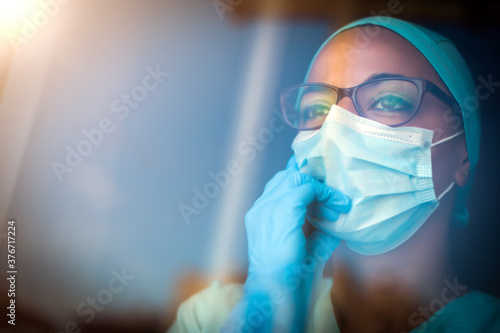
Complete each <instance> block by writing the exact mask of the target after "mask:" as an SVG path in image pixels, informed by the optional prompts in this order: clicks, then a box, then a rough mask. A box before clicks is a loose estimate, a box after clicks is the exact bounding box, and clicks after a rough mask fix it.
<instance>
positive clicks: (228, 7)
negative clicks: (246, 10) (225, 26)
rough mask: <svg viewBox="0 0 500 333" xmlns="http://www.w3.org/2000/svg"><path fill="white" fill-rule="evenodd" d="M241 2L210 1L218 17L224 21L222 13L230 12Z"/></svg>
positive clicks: (228, 0) (231, 0)
mask: <svg viewBox="0 0 500 333" xmlns="http://www.w3.org/2000/svg"><path fill="white" fill-rule="evenodd" d="M242 2H243V0H214V1H212V4H213V6H214V8H215V11H216V12H217V15H219V19H220V20H221V21H224V19H225V18H224V14H225V13H226V12H228V11H229V12H232V11H233V10H234V8H236V7H237V6H239V5H241V3H242Z"/></svg>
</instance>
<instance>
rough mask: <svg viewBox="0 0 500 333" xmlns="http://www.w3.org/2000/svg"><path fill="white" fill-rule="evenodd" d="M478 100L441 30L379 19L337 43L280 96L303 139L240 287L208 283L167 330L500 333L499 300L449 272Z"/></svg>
mask: <svg viewBox="0 0 500 333" xmlns="http://www.w3.org/2000/svg"><path fill="white" fill-rule="evenodd" d="M473 97H474V82H473V80H472V76H471V74H470V72H469V70H468V68H467V65H466V64H465V62H464V60H463V59H462V57H461V56H460V54H459V53H458V51H457V50H456V49H455V47H454V46H453V45H452V44H451V42H449V41H448V40H447V39H446V38H444V37H442V36H439V35H438V34H436V33H434V32H431V31H429V30H427V29H425V28H422V27H420V26H417V25H414V24H410V23H407V22H404V21H401V20H397V19H394V18H387V17H371V18H367V19H363V20H359V21H356V22H353V23H351V24H350V25H348V26H346V27H343V28H342V29H340V30H339V31H337V32H336V33H334V34H333V35H332V36H331V37H330V38H329V39H328V40H327V41H326V42H325V43H324V44H323V46H322V47H321V48H320V49H319V50H318V52H317V54H316V56H315V57H314V59H313V61H312V63H311V66H310V68H309V71H308V74H307V75H306V83H305V84H302V85H298V86H295V87H291V88H289V89H286V90H284V91H283V92H282V94H281V105H282V110H283V114H284V116H285V119H286V120H287V122H288V123H289V124H290V125H291V126H292V127H294V128H296V129H298V130H299V134H298V136H297V137H296V139H295V140H294V142H293V144H292V149H293V150H294V156H293V157H292V158H291V159H290V161H289V163H288V165H287V168H286V170H284V171H281V172H279V173H278V174H277V175H276V176H275V177H274V178H273V179H271V180H270V181H269V183H268V184H267V185H266V188H265V190H264V193H263V194H262V196H261V197H260V198H259V199H258V200H257V201H256V203H255V204H254V206H253V207H252V208H251V210H250V211H249V212H248V213H247V215H246V216H245V225H246V229H247V234H248V246H249V262H250V267H249V273H248V278H247V280H246V282H245V284H244V286H239V285H226V286H223V285H221V284H219V283H217V282H215V283H213V284H212V285H211V286H210V287H209V288H208V289H206V290H205V291H203V292H201V293H200V294H198V295H195V296H193V297H192V298H191V299H189V300H188V301H187V302H185V303H184V304H183V305H182V306H181V307H180V309H179V312H178V317H177V321H176V323H175V324H174V326H173V327H172V328H171V332H218V331H220V329H221V328H222V331H224V332H258V331H260V332H269V331H273V332H306V331H307V332H342V333H345V332H408V331H412V332H445V331H449V332H462V331H463V332H500V301H499V300H497V299H496V298H494V297H491V296H489V295H487V294H484V293H482V292H479V291H473V290H469V289H468V288H467V287H466V286H464V285H461V284H460V281H458V279H457V277H456V275H454V273H453V271H452V269H451V267H450V258H449V255H450V253H449V241H448V237H449V230H450V228H451V226H452V224H453V223H462V224H463V223H466V222H467V219H468V217H467V210H466V208H465V199H466V197H467V193H468V188H469V186H470V180H471V178H472V175H473V173H474V167H475V165H476V163H477V160H478V157H479V137H480V127H479V114H478V113H479V109H478V106H477V104H475V103H471V101H472V102H474V99H473ZM476 100H477V99H476ZM309 223H310V224H311V225H312V226H313V229H314V231H313V232H312V233H310V234H309V233H308V234H307V235H305V234H304V232H303V227H304V226H305V225H308V224H309ZM330 256H331V257H332V262H333V279H323V280H322V273H323V269H324V265H325V263H326V261H327V260H328V259H329V258H330Z"/></svg>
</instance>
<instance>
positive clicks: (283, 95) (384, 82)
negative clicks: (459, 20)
mask: <svg viewBox="0 0 500 333" xmlns="http://www.w3.org/2000/svg"><path fill="white" fill-rule="evenodd" d="M427 91H428V92H430V93H431V94H433V95H434V96H436V97H437V98H438V99H440V100H441V101H442V102H444V103H445V104H446V105H448V106H450V107H451V108H452V109H453V110H457V108H459V106H458V104H457V102H456V101H455V100H454V99H453V98H451V97H450V96H448V95H447V94H446V93H445V92H444V91H442V90H441V89H440V88H439V87H437V86H436V85H435V84H434V83H432V82H430V81H428V80H425V79H417V78H408V77H390V78H377V79H373V80H368V81H365V82H363V83H361V84H359V85H357V86H355V87H351V88H338V87H334V86H331V85H328V84H323V83H304V84H299V85H296V86H293V87H290V88H287V89H285V90H282V91H280V102H281V112H282V113H283V115H284V117H285V120H286V121H287V122H288V124H289V125H290V126H292V127H293V128H295V129H298V130H313V129H317V128H320V127H321V125H322V124H323V122H324V121H325V118H326V116H327V115H328V112H329V111H330V108H331V107H332V105H333V104H337V103H338V102H339V101H340V100H341V99H342V98H344V97H349V98H351V99H352V101H353V104H354V106H355V108H356V111H357V112H358V114H359V115H360V116H361V117H364V118H368V119H371V120H374V121H377V122H379V123H382V124H384V125H388V126H393V127H395V126H401V125H403V124H406V123H407V122H409V121H410V120H412V119H413V117H415V115H416V114H417V113H418V111H419V108H420V105H421V102H422V97H423V95H424V93H425V92H427Z"/></svg>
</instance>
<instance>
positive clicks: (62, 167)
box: [51, 64, 170, 183]
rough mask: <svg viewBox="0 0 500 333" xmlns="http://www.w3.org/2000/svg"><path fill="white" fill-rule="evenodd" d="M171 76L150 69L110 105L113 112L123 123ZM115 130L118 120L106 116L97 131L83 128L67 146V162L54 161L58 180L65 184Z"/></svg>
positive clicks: (157, 69) (54, 170) (158, 70)
mask: <svg viewBox="0 0 500 333" xmlns="http://www.w3.org/2000/svg"><path fill="white" fill-rule="evenodd" d="M169 75H170V73H168V72H164V71H162V69H161V68H160V65H159V64H158V65H156V67H154V68H153V67H151V66H147V67H146V74H145V75H144V77H143V78H142V81H141V83H140V84H138V85H136V86H134V87H133V88H132V89H131V90H130V92H129V93H126V94H121V96H120V97H118V98H115V99H114V100H113V101H112V102H111V105H110V109H111V112H112V113H113V114H115V117H118V119H119V120H121V121H123V120H125V119H127V117H128V116H129V115H130V111H131V110H134V109H137V107H138V106H139V105H140V103H141V102H142V101H144V100H145V99H146V97H148V94H149V93H150V92H151V91H153V90H155V89H156V88H158V86H159V85H160V84H161V83H162V82H163V80H164V79H165V78H166V77H167V76H169ZM115 130H116V120H115V121H113V120H112V119H111V118H108V117H104V118H102V119H101V120H99V121H98V122H97V125H96V127H95V128H91V129H83V130H82V131H81V133H82V137H83V138H82V139H81V140H80V141H78V142H77V143H75V144H74V145H67V146H66V147H65V150H66V157H65V159H64V161H61V162H59V161H52V163H51V167H52V171H53V172H54V174H55V176H56V177H57V180H58V181H59V182H60V183H62V182H63V181H64V176H65V175H66V174H70V173H72V172H73V171H74V169H75V168H77V167H78V166H80V165H81V164H82V162H83V160H84V158H86V157H88V156H89V155H90V154H92V152H93V151H94V149H95V148H96V147H99V146H100V145H101V144H102V143H103V142H104V139H105V137H106V136H108V135H109V134H111V133H113V132H114V131H115Z"/></svg>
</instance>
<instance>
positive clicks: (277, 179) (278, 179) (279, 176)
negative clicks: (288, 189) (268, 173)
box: [262, 170, 290, 196]
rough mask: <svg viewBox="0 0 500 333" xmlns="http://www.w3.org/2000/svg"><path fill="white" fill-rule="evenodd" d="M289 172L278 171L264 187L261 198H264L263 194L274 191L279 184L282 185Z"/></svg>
mask: <svg viewBox="0 0 500 333" xmlns="http://www.w3.org/2000/svg"><path fill="white" fill-rule="evenodd" d="M289 173H290V172H289V171H287V170H283V171H279V172H278V173H276V174H275V175H274V176H273V178H271V179H270V180H269V181H268V182H267V184H266V186H265V187H264V192H263V193H262V196H264V195H265V194H267V193H269V192H271V191H272V190H274V189H275V188H276V187H277V186H278V185H280V184H281V183H283V181H284V180H285V179H286V178H287V177H288V175H289Z"/></svg>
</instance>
